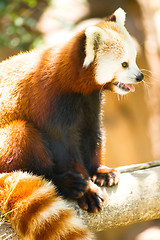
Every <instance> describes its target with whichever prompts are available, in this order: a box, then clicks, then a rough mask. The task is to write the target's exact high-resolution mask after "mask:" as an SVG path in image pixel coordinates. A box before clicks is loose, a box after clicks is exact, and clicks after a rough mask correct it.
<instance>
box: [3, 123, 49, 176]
mask: <svg viewBox="0 0 160 240" xmlns="http://www.w3.org/2000/svg"><path fill="white" fill-rule="evenodd" d="M0 139H1V141H0V172H9V171H14V170H19V169H20V170H24V171H31V172H33V173H36V174H38V175H45V176H46V175H47V176H48V177H49V175H50V174H51V171H52V162H51V160H50V158H49V156H48V152H47V149H46V148H45V143H44V141H43V139H42V136H41V134H40V133H39V131H38V130H37V129H36V128H34V126H33V125H32V124H30V123H27V122H25V121H21V120H16V121H13V122H11V123H9V124H8V125H6V126H5V127H3V128H1V129H0Z"/></svg>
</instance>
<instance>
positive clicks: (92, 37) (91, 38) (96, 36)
mask: <svg viewBox="0 0 160 240" xmlns="http://www.w3.org/2000/svg"><path fill="white" fill-rule="evenodd" d="M85 35H86V44H85V54H86V56H85V59H84V63H83V67H86V68H87V67H88V66H89V65H90V64H91V63H92V62H93V61H94V58H95V52H96V49H97V48H98V47H99V45H100V44H102V43H103V42H104V41H105V40H106V39H107V33H106V32H105V31H104V30H102V29H101V28H99V27H97V26H90V27H88V28H87V29H86V31H85Z"/></svg>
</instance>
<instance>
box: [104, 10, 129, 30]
mask: <svg viewBox="0 0 160 240" xmlns="http://www.w3.org/2000/svg"><path fill="white" fill-rule="evenodd" d="M105 20H106V21H112V22H116V23H117V24H118V25H120V26H124V25H125V20H126V13H125V11H124V10H123V9H122V8H118V9H117V10H116V11H115V12H114V13H113V14H112V15H111V16H110V17H109V18H106V19H105Z"/></svg>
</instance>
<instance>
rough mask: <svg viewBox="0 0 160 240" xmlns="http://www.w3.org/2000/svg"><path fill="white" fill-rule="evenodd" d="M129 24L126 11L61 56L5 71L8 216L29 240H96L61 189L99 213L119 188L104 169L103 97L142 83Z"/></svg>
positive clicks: (1, 198)
mask: <svg viewBox="0 0 160 240" xmlns="http://www.w3.org/2000/svg"><path fill="white" fill-rule="evenodd" d="M124 23H125V13H124V11H123V10H122V9H118V10H117V11H116V12H115V13H114V14H113V15H112V17H111V18H110V19H108V20H106V19H104V20H103V21H101V22H100V23H98V24H97V25H95V26H90V27H87V28H85V29H83V30H82V31H81V32H79V33H77V34H76V35H75V36H73V37H72V38H71V39H70V40H69V41H67V42H66V43H65V44H64V45H63V46H62V47H60V48H55V47H50V48H44V49H37V50H33V51H31V52H26V53H21V54H19V55H17V56H14V57H11V58H10V59H8V60H5V61H3V62H2V63H0V173H1V174H0V212H1V213H2V214H6V215H7V217H8V219H9V220H10V221H11V223H12V226H13V227H14V228H15V229H16V231H17V232H18V234H19V235H20V236H21V237H22V238H23V239H25V240H46V239H47V240H80V239H81V240H89V239H92V238H93V237H92V235H91V233H90V232H89V231H88V230H87V228H86V226H83V225H82V222H81V221H80V220H79V219H78V218H77V217H75V215H76V214H75V213H74V212H73V211H72V210H71V209H70V208H69V207H68V206H67V203H66V201H64V200H62V198H60V197H59V196H57V194H56V190H55V189H56V188H57V189H58V191H59V193H61V194H62V195H63V196H64V197H66V198H73V199H78V203H79V206H80V207H81V208H83V209H85V210H87V211H89V212H95V211H99V210H100V209H101V208H102V206H103V200H104V199H103V196H102V195H103V194H102V192H101V189H100V187H99V186H102V185H104V186H108V185H109V186H111V185H112V184H113V185H114V184H117V183H118V180H119V178H118V177H117V176H118V174H117V172H116V171H115V170H114V169H109V168H107V167H106V166H104V159H103V152H104V148H103V143H102V133H101V132H102V131H101V111H100V110H101V102H102V98H101V90H102V89H109V90H113V91H115V92H117V93H119V94H124V93H126V92H125V91H124V90H122V89H120V88H118V87H116V86H114V85H113V82H117V81H118V82H121V83H122V82H124V83H135V82H136V80H135V78H136V75H137V74H138V73H139V72H140V71H139V69H138V67H137V66H136V63H135V58H136V50H135V47H134V44H133V41H132V39H131V37H130V35H129V33H128V32H127V30H126V29H125V27H124ZM122 62H128V63H129V68H127V69H124V68H123V67H122V65H121V64H122ZM14 171H16V172H14ZM23 171H28V172H32V173H34V174H36V175H38V176H44V177H45V179H48V180H52V182H53V183H54V184H55V185H54V184H52V183H51V182H47V180H44V179H42V178H41V177H38V176H35V175H31V174H29V173H26V172H23ZM101 174H102V175H101ZM64 176H65V178H64ZM93 177H95V178H96V181H97V182H93V181H94V180H93V179H94V178H93ZM91 178H92V180H93V181H92V182H91ZM65 179H67V181H65ZM98 184H99V186H98ZM6 215H5V216H6Z"/></svg>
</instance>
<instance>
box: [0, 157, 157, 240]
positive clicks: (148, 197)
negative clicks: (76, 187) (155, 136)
mask: <svg viewBox="0 0 160 240" xmlns="http://www.w3.org/2000/svg"><path fill="white" fill-rule="evenodd" d="M118 169H119V171H120V172H121V175H120V182H119V184H118V185H117V186H114V187H111V188H103V189H102V190H103V192H104V195H105V198H106V199H105V203H104V207H103V209H102V211H101V212H98V213H94V214H89V213H87V212H85V211H83V210H82V209H80V208H79V207H78V205H77V204H76V203H75V202H71V201H68V204H69V205H70V207H71V208H74V209H75V210H76V212H77V214H78V216H79V217H80V218H82V219H83V221H84V223H85V224H86V225H88V227H89V229H90V230H91V231H92V232H97V231H101V230H105V229H108V228H114V227H117V226H126V225H129V224H133V223H136V222H142V221H148V220H153V219H158V218H160V161H153V162H150V163H144V164H135V165H131V166H126V167H120V168H118ZM10 234H11V235H12V234H13V235H14V238H12V239H14V240H17V239H18V238H17V236H15V233H14V232H13V230H12V229H11V228H10V225H8V224H6V223H3V224H2V225H1V226H0V236H1V237H0V239H1V240H4V239H11V238H10V237H9V238H7V236H9V235H10ZM2 235H3V236H2ZM13 235H12V236H13Z"/></svg>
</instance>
